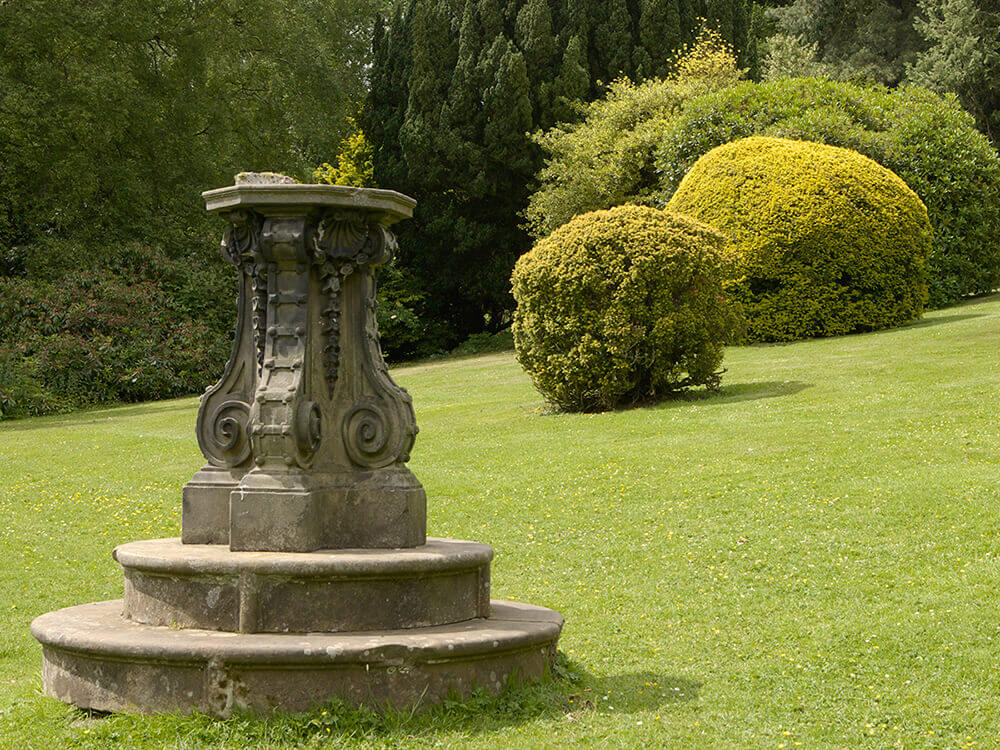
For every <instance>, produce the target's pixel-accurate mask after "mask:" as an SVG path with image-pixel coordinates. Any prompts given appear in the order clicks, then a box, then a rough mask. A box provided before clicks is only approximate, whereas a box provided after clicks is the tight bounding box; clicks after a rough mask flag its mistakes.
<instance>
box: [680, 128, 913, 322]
mask: <svg viewBox="0 0 1000 750" xmlns="http://www.w3.org/2000/svg"><path fill="white" fill-rule="evenodd" d="M668 208H670V209H672V210H674V211H679V212H682V213H685V214H688V215H690V216H693V217H695V218H696V219H699V220H701V221H704V222H705V223H707V224H710V225H712V226H714V227H716V228H717V229H719V230H720V231H721V232H723V233H724V234H725V235H726V236H727V238H728V242H727V245H726V252H727V253H728V254H729V255H730V257H731V259H732V260H733V261H734V263H735V267H736V269H737V273H736V275H735V276H734V279H735V280H734V281H733V282H732V284H731V289H730V292H731V296H732V298H733V299H734V300H737V301H739V302H740V303H741V304H742V307H743V310H744V312H745V314H746V334H747V338H748V339H749V340H750V341H792V340H794V339H801V338H807V337H812V336H833V335H837V334H844V333H851V332H854V331H874V330H878V329H881V328H888V327H890V326H895V325H899V324H900V323H905V322H906V321H908V320H913V319H914V318H918V317H920V314H921V312H922V310H923V305H924V302H925V301H926V299H927V285H926V282H925V275H924V263H925V261H926V259H927V255H928V252H929V251H930V246H931V226H930V222H929V221H928V219H927V209H926V208H925V207H924V204H923V202H922V201H921V200H920V198H918V197H917V195H916V194H915V193H914V192H913V191H912V190H910V188H909V187H907V186H906V183H904V182H903V181H902V180H901V179H900V178H899V177H898V176H896V174H895V173H893V172H891V171H889V170H888V169H886V168H884V167H882V166H880V165H879V164H877V163H876V162H874V161H872V160H871V159H869V158H867V157H865V156H862V155H861V154H859V153H857V152H855V151H850V150H848V149H844V148H837V147H835V146H824V145H821V144H818V143H811V142H808V141H792V140H787V139H784V138H762V137H756V136H755V137H752V138H744V139H742V140H739V141H734V142H732V143H728V144H725V145H722V146H719V147H717V148H715V149H713V150H711V151H709V152H708V153H707V154H705V155H704V156H702V157H701V158H700V159H699V160H698V161H697V162H696V163H695V164H694V166H693V167H692V168H691V170H690V171H689V172H688V173H687V175H686V176H685V177H684V179H683V180H682V181H681V183H680V186H679V187H678V189H677V192H676V193H675V194H674V196H673V198H671V200H670V202H669V204H668Z"/></svg>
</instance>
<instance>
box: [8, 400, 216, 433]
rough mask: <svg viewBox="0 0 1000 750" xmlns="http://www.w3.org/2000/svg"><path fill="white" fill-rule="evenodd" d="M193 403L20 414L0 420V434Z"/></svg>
mask: <svg viewBox="0 0 1000 750" xmlns="http://www.w3.org/2000/svg"><path fill="white" fill-rule="evenodd" d="M195 409H197V403H196V402H192V401H191V398H190V397H188V398H184V399H175V400H171V401H148V402H146V403H142V404H134V405H131V406H128V405H126V406H102V407H97V408H94V409H86V410H84V411H75V412H72V413H70V414H52V415H48V416H44V417H23V418H18V419H4V420H0V433H3V432H25V431H28V430H44V429H50V428H53V427H77V426H80V425H86V424H103V423H105V422H107V421H108V420H109V419H112V418H114V419H117V418H119V417H140V416H143V415H145V414H165V413H169V412H175V411H192V412H193V411H194V410H195Z"/></svg>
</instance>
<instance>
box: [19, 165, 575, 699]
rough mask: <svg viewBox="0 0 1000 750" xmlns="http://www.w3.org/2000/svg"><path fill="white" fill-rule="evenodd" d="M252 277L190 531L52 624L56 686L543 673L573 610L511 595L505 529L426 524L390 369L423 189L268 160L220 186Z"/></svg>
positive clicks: (282, 692) (421, 681)
mask: <svg viewBox="0 0 1000 750" xmlns="http://www.w3.org/2000/svg"><path fill="white" fill-rule="evenodd" d="M204 197H205V200H206V206H207V208H208V210H209V211H213V212H216V213H218V214H220V215H221V216H222V217H223V218H224V219H225V220H226V221H227V223H228V228H227V230H226V232H225V235H224V238H223V241H222V253H223V256H224V257H225V258H226V259H227V260H228V261H230V262H231V263H234V264H235V265H236V266H237V268H238V269H239V271H240V274H239V276H240V282H239V312H238V316H237V317H238V320H237V330H236V337H235V343H234V346H233V351H232V354H231V356H230V359H229V362H228V364H227V365H226V368H225V371H224V373H223V375H222V378H221V379H220V380H219V382H218V383H216V384H215V385H213V386H211V387H210V388H209V389H208V390H207V391H206V392H205V394H204V396H202V399H201V405H200V408H199V411H198V422H197V426H196V434H197V439H198V444H199V446H200V447H201V450H202V453H203V454H204V455H205V459H206V461H207V464H206V465H205V467H204V468H202V469H201V470H200V471H198V472H197V473H196V474H195V476H194V477H193V478H192V479H191V481H190V482H188V483H187V484H186V485H185V486H184V489H183V491H182V503H181V507H182V533H181V538H180V539H155V540H149V541H143V542H132V543H130V544H124V545H122V546H120V547H118V548H117V549H116V550H115V551H114V555H115V559H116V560H117V561H118V563H119V564H120V565H121V566H122V570H123V573H124V576H125V594H124V599H122V600H117V601H111V602H99V603H96V604H85V605H82V606H77V607H69V608H67V609H63V610H59V611H57V612H51V613H49V614H47V615H43V616H42V617H39V618H38V619H36V620H35V622H34V623H32V634H33V635H34V636H35V637H36V638H37V639H38V640H39V641H41V643H42V646H43V655H44V661H43V682H44V685H45V691H46V693H47V694H48V695H51V696H54V697H56V698H59V699H60V700H64V701H67V702H70V703H75V704H76V705H79V706H82V707H86V708H93V709H98V710H103V711H139V712H156V711H202V712H207V713H211V714H215V715H228V714H229V713H230V712H231V711H232V710H234V709H244V710H252V711H272V710H286V711H298V710H306V709H309V708H312V707H313V706H315V705H316V704H318V703H322V702H323V701H325V700H327V699H329V698H331V697H339V698H342V699H344V700H346V701H348V702H350V703H352V704H367V705H369V706H371V707H374V708H379V707H383V706H394V707H398V708H402V707H409V706H413V705H415V704H418V703H421V702H435V701H438V700H440V699H442V698H443V697H444V696H446V695H447V694H449V693H451V692H454V693H456V694H458V695H467V694H468V693H469V691H471V690H472V689H473V688H474V687H476V686H480V687H483V688H486V689H488V690H493V691H496V690H499V689H500V688H501V687H502V686H503V685H504V683H505V681H506V680H507V679H508V678H510V677H514V676H518V677H520V678H522V679H532V678H536V677H540V676H542V675H544V674H545V673H546V672H547V671H548V669H549V667H550V665H551V663H552V659H553V658H554V655H555V648H556V642H557V640H558V637H559V633H560V630H561V628H562V617H561V616H560V615H558V614H557V613H555V612H552V611H550V610H547V609H544V608H542V607H533V606H529V605H521V604H512V603H509V602H495V601H494V602H491V601H490V561H491V560H492V557H493V550H492V549H491V548H490V547H489V546H488V545H485V544H479V543H476V542H464V541H457V540H453V539H434V538H427V536H426V496H425V493H424V489H423V487H422V486H421V484H420V482H419V481H418V480H417V478H416V477H415V476H414V475H413V474H412V472H410V470H409V469H408V468H407V467H406V461H407V460H408V459H409V455H410V450H411V448H412V447H413V443H414V438H415V436H416V434H417V425H416V420H415V418H414V413H413V407H412V402H411V399H410V396H409V394H407V393H406V391H405V390H404V389H402V388H400V387H399V386H397V385H396V384H395V383H394V382H393V380H392V378H391V377H390V376H389V371H388V368H387V367H386V365H385V362H384V361H383V358H382V352H381V347H380V345H379V338H378V327H377V323H376V316H375V310H376V299H375V278H376V277H375V274H376V268H377V267H378V266H379V265H380V264H382V263H385V262H387V261H388V260H389V259H391V257H392V254H393V252H394V250H395V248H396V240H395V237H394V236H393V234H392V232H391V230H390V227H391V225H392V224H393V223H395V222H396V221H399V220H401V219H404V218H407V217H409V216H410V214H411V212H412V210H413V206H414V201H413V200H412V199H411V198H408V197H406V196H404V195H400V194H399V193H394V192H392V191H388V190H367V189H359V188H346V187H338V186H332V185H300V184H289V183H288V182H287V178H281V177H280V176H273V175H270V176H269V175H267V174H265V175H249V176H246V179H244V180H242V182H241V181H239V180H238V184H237V185H235V186H233V187H228V188H222V189H220V190H211V191H208V192H207V193H205V194H204Z"/></svg>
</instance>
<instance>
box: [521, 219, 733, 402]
mask: <svg viewBox="0 0 1000 750" xmlns="http://www.w3.org/2000/svg"><path fill="white" fill-rule="evenodd" d="M723 243H724V238H723V236H722V235H721V234H719V233H718V232H717V231H715V230H714V229H712V228H711V227H708V226H705V225H704V224H702V223H700V222H697V221H695V220H693V219H690V218H688V217H686V216H680V215H678V214H675V213H672V212H669V211H663V210H660V209H656V208H650V207H646V206H619V207H618V208H613V209H611V210H608V211H594V212H592V213H588V214H583V215H581V216H577V217H576V218H575V219H573V220H572V221H570V222H568V223H567V224H564V225H563V226H561V227H559V228H558V229H556V230H555V231H554V232H553V233H552V234H551V235H549V236H548V237H546V238H544V239H542V240H540V241H539V242H538V243H537V244H536V245H535V247H534V248H533V249H532V250H531V251H530V252H528V253H526V254H525V255H524V256H522V257H521V258H520V260H518V262H517V265H516V266H515V268H514V274H513V277H512V282H513V291H514V299H515V300H516V301H517V310H516V311H515V313H514V324H513V332H514V343H515V345H516V347H517V357H518V360H519V361H520V363H521V365H522V366H523V367H524V368H525V370H527V372H528V374H529V375H530V376H531V379H532V380H533V382H534V384H535V386H536V387H537V388H538V390H539V391H541V393H542V394H543V395H544V396H545V397H546V398H547V399H548V400H549V401H551V402H552V403H554V404H555V405H557V406H558V407H560V408H563V409H566V410H569V411H596V410H602V409H609V408H613V407H615V406H619V405H625V404H632V403H636V402H639V401H645V400H649V399H653V398H657V397H660V396H664V395H666V394H669V393H671V392H675V391H678V390H681V389H683V388H687V387H690V386H697V385H709V386H716V385H717V384H718V379H719V374H718V373H717V369H718V367H719V364H720V363H721V362H722V345H723V342H724V341H726V340H727V338H728V337H729V336H730V334H731V331H732V328H733V326H734V324H735V323H736V321H737V319H738V316H736V315H734V314H733V312H732V310H731V308H730V306H729V304H728V303H727V301H726V299H725V297H724V296H723V284H724V283H725V279H726V278H727V277H728V275H729V271H728V268H727V267H726V263H725V260H724V257H723V254H722V247H723Z"/></svg>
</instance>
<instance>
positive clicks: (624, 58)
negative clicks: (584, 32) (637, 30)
mask: <svg viewBox="0 0 1000 750" xmlns="http://www.w3.org/2000/svg"><path fill="white" fill-rule="evenodd" d="M600 8H601V11H602V15H603V18H601V19H600V21H599V22H598V23H597V24H596V26H595V27H594V37H593V39H594V42H593V43H594V49H595V52H596V57H597V66H596V67H597V71H598V77H599V80H601V81H603V82H604V83H609V82H610V81H612V80H614V79H615V78H618V77H619V76H622V75H625V76H631V75H632V73H633V67H632V61H631V52H632V49H633V47H634V44H635V42H634V40H633V38H632V30H631V26H632V23H633V22H632V17H631V16H630V15H629V11H628V6H627V5H626V3H625V0H605V2H603V3H601V4H600Z"/></svg>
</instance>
